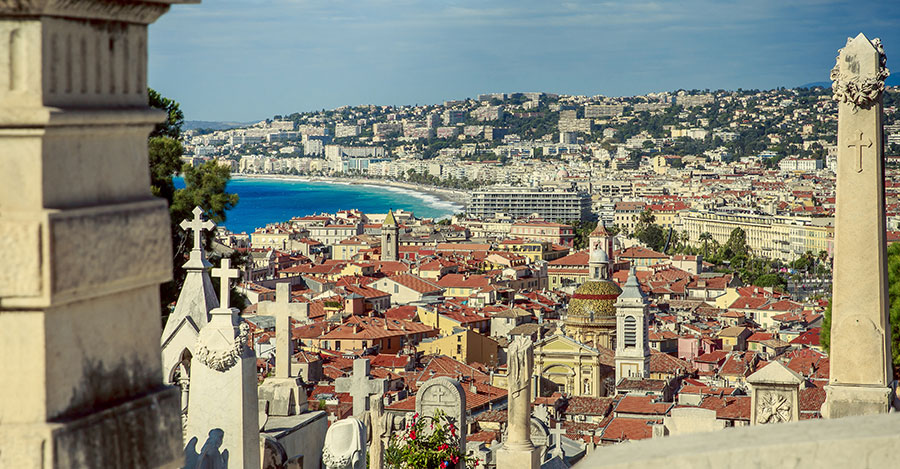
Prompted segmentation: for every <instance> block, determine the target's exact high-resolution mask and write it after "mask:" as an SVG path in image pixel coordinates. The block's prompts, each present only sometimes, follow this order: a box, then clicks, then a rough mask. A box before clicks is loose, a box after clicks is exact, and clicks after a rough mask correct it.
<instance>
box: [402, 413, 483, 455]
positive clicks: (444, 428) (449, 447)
mask: <svg viewBox="0 0 900 469" xmlns="http://www.w3.org/2000/svg"><path fill="white" fill-rule="evenodd" d="M384 462H385V466H386V467H389V468H393V469H450V468H454V467H459V466H458V465H459V463H460V462H462V466H463V467H466V468H468V469H475V468H476V467H478V459H476V458H466V455H465V454H462V453H461V452H460V451H459V433H458V430H457V428H456V424H455V423H454V422H452V421H451V419H450V418H449V417H447V414H445V413H444V412H441V411H440V410H438V411H437V412H435V414H434V416H431V417H429V416H419V414H418V413H416V414H415V415H413V417H412V421H410V422H409V423H408V424H407V425H406V428H405V429H404V430H401V431H398V432H395V433H393V434H391V436H390V439H389V441H388V445H387V447H386V448H385V451H384Z"/></svg>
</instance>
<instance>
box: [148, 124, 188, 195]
mask: <svg viewBox="0 0 900 469" xmlns="http://www.w3.org/2000/svg"><path fill="white" fill-rule="evenodd" d="M147 143H148V149H149V152H150V155H149V156H150V189H151V191H152V192H153V195H154V196H156V197H162V198H163V199H166V202H168V203H169V205H172V201H173V200H174V198H175V184H174V183H173V182H172V175H174V174H175V173H176V172H177V171H178V170H179V169H180V168H181V155H182V154H183V153H184V147H182V146H181V142H179V141H178V140H175V139H174V138H172V137H165V136H158V137H150V141H149V142H147Z"/></svg>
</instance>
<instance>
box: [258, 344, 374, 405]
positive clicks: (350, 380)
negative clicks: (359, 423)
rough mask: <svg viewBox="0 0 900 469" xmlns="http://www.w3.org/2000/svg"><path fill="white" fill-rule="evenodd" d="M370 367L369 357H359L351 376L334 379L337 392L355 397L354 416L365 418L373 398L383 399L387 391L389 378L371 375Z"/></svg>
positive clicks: (354, 363)
mask: <svg viewBox="0 0 900 469" xmlns="http://www.w3.org/2000/svg"><path fill="white" fill-rule="evenodd" d="M275 366H276V368H277V366H278V365H277V364H276V365H275ZM369 367H370V365H369V359H368V358H357V359H356V360H353V373H351V375H350V377H347V378H338V379H336V380H334V390H335V391H336V392H348V393H350V395H351V396H352V397H353V416H354V417H356V418H358V419H361V418H364V414H365V412H366V411H367V410H369V403H370V401H371V399H374V398H377V399H381V397H382V396H384V393H385V391H387V380H386V379H376V378H371V377H369V370H370V368H369Z"/></svg>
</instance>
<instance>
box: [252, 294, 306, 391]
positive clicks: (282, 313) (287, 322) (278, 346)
mask: <svg viewBox="0 0 900 469" xmlns="http://www.w3.org/2000/svg"><path fill="white" fill-rule="evenodd" d="M306 306H307V305H306V304H304V303H291V285H290V284H289V283H279V284H277V285H276V286H275V301H261V302H260V303H259V304H258V305H257V312H258V313H259V314H262V315H268V316H275V377H276V378H289V377H290V376H291V357H293V356H294V341H293V340H292V339H293V337H292V335H291V329H292V328H291V317H292V316H293V315H295V314H303V313H304V312H306Z"/></svg>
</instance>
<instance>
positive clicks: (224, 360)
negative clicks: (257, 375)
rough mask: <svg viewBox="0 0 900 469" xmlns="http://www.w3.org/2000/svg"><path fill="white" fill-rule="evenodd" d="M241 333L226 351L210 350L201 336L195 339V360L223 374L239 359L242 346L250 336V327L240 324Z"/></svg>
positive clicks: (242, 349)
mask: <svg viewBox="0 0 900 469" xmlns="http://www.w3.org/2000/svg"><path fill="white" fill-rule="evenodd" d="M240 329H241V332H240V334H238V336H237V337H235V338H234V344H233V345H232V347H231V348H230V349H227V350H210V349H209V347H207V346H206V344H205V343H203V339H202V336H201V338H198V339H197V360H200V363H203V364H204V365H206V366H207V367H208V368H209V369H211V370H216V371H221V372H225V371H227V370H228V369H229V368H231V367H232V366H234V364H235V363H237V361H238V359H239V358H241V354H242V353H243V351H244V344H245V343H246V342H247V335H249V334H250V326H248V325H247V324H246V323H242V324H241V326H240Z"/></svg>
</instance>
